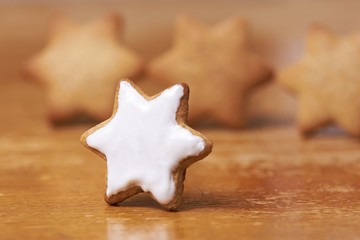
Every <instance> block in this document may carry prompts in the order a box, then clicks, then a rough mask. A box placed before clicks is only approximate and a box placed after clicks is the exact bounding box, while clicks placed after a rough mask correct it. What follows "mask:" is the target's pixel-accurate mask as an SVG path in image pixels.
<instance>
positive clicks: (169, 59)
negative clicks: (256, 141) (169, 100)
mask: <svg viewBox="0 0 360 240" xmlns="http://www.w3.org/2000/svg"><path fill="white" fill-rule="evenodd" d="M248 35H249V33H248V25H247V24H246V22H245V21H244V20H243V19H241V18H233V19H229V20H226V21H224V22H221V23H219V24H217V25H215V26H213V27H209V26H207V25H205V24H203V23H201V22H198V21H197V20H194V19H193V18H190V17H187V16H181V17H179V18H178V19H177V22H176V32H175V39H174V43H173V47H172V48H171V49H170V50H168V51H167V52H165V53H164V54H162V55H160V56H159V57H157V58H155V59H154V60H153V61H152V62H151V63H150V65H149V66H148V68H147V74H148V75H149V76H150V78H152V79H154V80H157V79H159V80H160V81H162V82H163V83H165V84H167V85H169V84H174V83H176V82H179V81H185V82H186V83H188V84H189V86H190V88H191V89H192V94H191V98H190V100H191V103H192V105H191V112H190V116H189V120H190V123H196V122H199V121H201V120H204V119H205V118H208V117H211V118H213V119H214V120H216V121H217V122H218V123H222V124H224V125H227V126H230V127H240V126H243V125H244V95H245V94H246V93H247V92H248V90H249V89H250V88H252V87H254V86H256V85H258V84H260V83H262V82H264V81H266V80H268V79H269V78H270V77H271V76H272V73H273V71H272V68H271V67H270V66H269V65H267V64H266V63H265V62H264V60H263V59H262V58H261V57H260V56H258V55H257V54H255V53H253V52H252V51H251V49H250V46H249V41H248Z"/></svg>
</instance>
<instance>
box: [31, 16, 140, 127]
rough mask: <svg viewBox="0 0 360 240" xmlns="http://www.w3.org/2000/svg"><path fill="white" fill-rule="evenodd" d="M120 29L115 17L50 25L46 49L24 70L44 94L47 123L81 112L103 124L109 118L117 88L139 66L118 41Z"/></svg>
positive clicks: (62, 20) (136, 57) (138, 69)
mask: <svg viewBox="0 0 360 240" xmlns="http://www.w3.org/2000/svg"><path fill="white" fill-rule="evenodd" d="M121 25H122V20H121V19H120V17H119V16H118V15H117V14H109V15H107V16H105V17H103V18H100V19H98V20H95V21H93V22H90V23H88V24H84V25H80V24H78V23H75V22H72V21H71V20H69V19H65V18H62V17H61V18H58V19H57V20H56V21H55V22H54V25H53V27H52V34H51V36H50V38H49V41H48V43H47V45H46V46H45V48H44V49H43V50H42V51H41V52H39V53H38V54H37V55H35V56H34V57H33V58H32V59H31V60H30V61H29V63H28V64H27V66H26V69H27V72H29V73H30V76H32V79H35V80H37V81H38V82H40V83H41V84H42V85H43V86H44V87H45V89H46V93H47V100H48V110H49V117H50V118H51V120H53V121H63V120H69V119H71V118H72V117H73V116H74V115H77V114H79V113H80V114H86V115H88V116H90V117H92V118H94V119H96V120H100V121H102V120H104V119H106V118H108V117H109V116H110V115H111V111H112V108H111V105H112V101H113V98H114V93H115V92H114V89H115V86H116V83H117V82H118V81H119V79H121V78H124V77H133V76H135V75H137V74H139V72H140V71H141V69H142V65H143V63H142V60H141V59H140V57H139V56H137V55H136V54H135V53H134V52H133V51H131V50H130V49H129V48H127V47H125V46H124V44H123V43H122V42H121V39H119V36H118V35H119V32H120V30H121Z"/></svg>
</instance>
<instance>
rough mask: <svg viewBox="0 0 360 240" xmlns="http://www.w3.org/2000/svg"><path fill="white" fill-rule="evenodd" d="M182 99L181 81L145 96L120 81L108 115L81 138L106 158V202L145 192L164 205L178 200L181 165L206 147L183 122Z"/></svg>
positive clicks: (173, 205)
mask: <svg viewBox="0 0 360 240" xmlns="http://www.w3.org/2000/svg"><path fill="white" fill-rule="evenodd" d="M188 97H189V88H188V86H187V85H186V84H176V85H174V86H172V87H171V88H169V89H166V90H165V91H163V92H161V93H159V94H158V95H155V96H152V97H149V96H147V95H145V94H144V93H143V92H142V90H141V89H139V88H138V87H137V86H136V85H134V84H133V83H132V82H131V81H129V80H123V81H121V82H120V84H119V88H118V89H117V91H116V98H115V104H114V112H113V115H112V117H111V118H110V119H109V120H107V121H105V122H103V123H101V124H99V125H98V126H95V127H94V128H92V129H90V130H88V131H87V132H86V133H84V134H83V135H82V137H81V142H82V144H83V145H84V146H85V147H87V148H89V149H90V150H92V151H94V152H95V153H97V154H98V155H100V156H101V157H103V158H104V159H105V160H106V162H107V186H106V193H105V201H106V202H107V203H109V204H117V203H119V202H122V201H124V200H125V199H127V198H129V197H131V196H133V195H135V194H137V193H140V192H149V193H150V194H151V195H152V197H153V198H154V199H155V200H157V201H158V202H159V203H160V204H161V205H163V206H164V207H166V208H168V209H175V208H176V207H177V206H178V205H179V204H180V202H181V201H180V200H181V195H182V192H183V188H184V185H183V182H184V180H185V173H186V168H187V167H189V166H190V165H191V164H192V163H194V162H196V161H198V160H200V159H202V158H204V157H206V156H207V155H208V154H209V153H210V152H211V149H212V143H211V141H210V140H208V139H207V138H206V137H204V136H203V135H201V134H200V133H199V132H197V131H195V130H193V129H191V128H190V127H188V126H187V125H186V119H187V113H188Z"/></svg>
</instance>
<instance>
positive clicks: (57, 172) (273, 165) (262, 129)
mask: <svg viewBox="0 0 360 240" xmlns="http://www.w3.org/2000/svg"><path fill="white" fill-rule="evenodd" d="M230 2H233V4H235V2H236V1H230ZM283 2H284V1H278V6H282V4H283ZM300 2H302V1H299V3H297V4H300V5H301V4H302V3H300ZM293 3H294V4H295V2H293ZM333 3H334V2H333ZM353 4H355V5H356V4H357V3H356V2H355V1H353ZM255 5H256V4H255ZM290 5H291V6H290ZM318 5H320V4H317V5H316V6H318ZM274 6H275V5H274ZM331 6H333V10H334V11H333V12H334V13H335V12H336V11H335V10H337V9H338V8H337V4H335V5H334V4H333V5H331ZM351 6H352V5H351ZM351 6H350V7H349V8H350V10H351V11H349V14H351V15H353V16H355V15H354V13H356V14H357V12H356V8H355V7H351ZM246 7H247V8H248V9H250V10H249V11H251V9H252V8H253V7H252V5H245V9H246ZM287 7H288V8H289V9H292V12H290V13H291V14H289V15H292V13H294V12H297V11H303V12H304V11H305V12H306V11H307V9H308V8H304V7H303V8H298V7H296V6H295V5H294V6H293V5H292V4H290V3H289V4H287ZM318 7H319V8H320V6H318ZM118 8H120V6H119V7H118ZM274 8H275V7H273V8H270V9H274ZM51 9H52V8H51ZM92 9H93V10H92V11H93V13H96V8H92ZM131 9H132V8H131ZM134 9H135V8H134ZM151 9H154V8H151ZM196 9H201V5H200V4H198V5H197V8H196ZM221 9H222V10H221V11H220V12H221V13H222V14H223V15H226V14H227V11H226V9H225V8H221ZM253 9H259V10H253V11H254V12H255V13H257V12H258V11H260V13H261V14H263V13H264V12H267V11H268V8H253ZM279 9H280V10H281V8H279ZM309 9H310V8H309ZM339 9H342V8H339ZM175 10H176V8H175V7H174V8H172V11H173V12H175ZM235 10H236V9H235V8H234V11H235ZM280 10H279V11H280ZM194 11H195V10H194ZM0 12H1V14H0V15H1V16H3V17H4V16H5V17H4V18H2V20H1V19H0V26H1V27H2V28H1V29H0V50H1V51H0V76H1V78H0V112H1V114H0V239H106V238H107V239H109V240H110V239H111V240H112V239H157V240H162V239H360V141H359V140H358V139H355V138H351V137H348V136H346V135H344V134H343V133H341V132H339V131H327V132H326V133H323V134H321V135H319V136H316V137H315V138H312V139H303V138H301V137H300V136H299V135H298V133H297V132H296V130H295V128H294V124H293V123H289V124H287V125H281V126H270V124H266V123H264V124H262V125H261V126H258V127H253V128H251V129H246V130H241V131H240V130H238V131H234V130H226V129H203V130H201V131H202V132H203V133H204V134H205V135H206V136H208V137H209V138H210V139H212V140H213V142H214V149H213V153H212V154H211V155H210V156H209V157H208V158H206V159H204V160H203V161H200V162H198V163H196V164H194V165H193V166H192V167H190V168H189V170H188V174H187V179H186V182H185V191H184V204H183V206H182V207H181V208H180V209H179V211H177V212H168V211H165V210H164V209H162V208H161V207H159V205H158V204H156V203H155V202H154V201H153V200H152V199H151V198H150V197H149V196H148V195H146V194H142V195H138V196H137V197H134V198H131V199H129V200H128V201H126V202H125V203H124V204H122V205H121V206H116V207H114V206H108V205H107V204H106V203H105V202H104V200H103V192H104V181H105V178H104V175H105V170H106V169H105V167H106V166H105V162H104V161H103V160H102V159H100V158H99V157H98V156H96V155H95V154H93V153H91V152H90V151H88V150H87V149H85V148H84V147H83V146H81V145H80V143H79V137H80V135H81V134H82V133H83V132H84V131H85V130H87V129H88V128H90V127H91V126H92V125H90V124H87V125H80V124H75V125H68V126H61V127H57V128H53V127H51V126H50V125H49V123H48V122H47V121H46V116H45V115H46V112H45V101H44V99H45V98H44V94H43V92H42V91H41V90H40V89H38V88H37V87H36V86H34V85H32V84H31V83H28V82H25V81H23V79H22V77H20V76H19V69H20V67H21V65H22V64H23V62H24V60H25V59H27V58H28V57H29V55H31V53H32V52H34V51H37V50H38V49H39V48H40V47H41V43H40V40H39V39H40V38H42V37H44V35H45V34H44V31H45V29H46V28H45V25H46V24H45V23H44V22H43V20H44V19H49V18H50V17H49V14H48V8H47V7H29V8H27V7H21V6H15V7H2V8H1V9H0ZM71 12H73V13H80V14H85V13H86V11H85V10H84V11H83V7H82V6H78V7H76V8H74V9H72V10H71ZM153 12H154V11H153ZM209 12H210V11H209ZM310 12H311V13H312V16H313V17H314V16H316V17H317V15H316V11H314V10H311V11H310ZM250 13H251V12H250ZM250 13H249V16H255V17H254V19H256V16H263V15H261V14H260V13H259V14H257V15H256V14H253V15H251V14H250ZM275 13H276V12H273V15H276V14H275ZM325 13H327V12H326V11H324V14H323V15H322V16H323V19H325V20H326V19H334V18H333V14H332V12H331V14H330V13H329V14H325ZM94 15H95V14H94ZM278 15H279V14H278ZM128 16H129V17H131V16H133V15H131V14H128ZM209 16H210V15H209ZM276 16H277V15H276ZM279 16H280V15H279ZM357 16H358V15H357ZM134 18H135V17H134ZM168 18H170V17H169V16H168ZM295 18H296V19H298V17H294V18H289V19H295ZM158 21H160V19H158ZM266 21H267V22H271V21H268V20H267V18H266ZM130 22H131V21H130ZM260 22H261V21H260ZM299 22H300V20H299ZM334 22H335V20H334ZM27 23H29V24H28V25H29V26H30V25H32V26H33V27H29V26H28V25H27ZM30 23H31V24H30ZM36 23H37V24H39V25H41V24H42V25H41V26H42V27H41V28H37V27H34V26H37V25H36ZM40 23H41V24H40ZM168 24H169V25H171V23H170V22H168ZM352 24H353V25H351V26H354V25H356V24H357V22H356V21H352ZM11 26H17V27H11ZM264 26H265V25H264ZM336 26H337V25H336ZM342 26H350V25H349V24H348V21H343V25H340V24H339V27H338V29H343V28H342ZM356 26H358V25H356ZM349 28H350V27H349ZM19 29H20V30H19ZM264 29H265V28H264ZM291 29H295V28H291ZM304 29H305V28H304ZM40 33H41V34H40ZM152 35H156V34H152ZM280 36H281V35H280ZM133 38H134V39H135V37H133ZM149 44H151V42H150V43H149ZM149 44H148V45H149ZM139 49H141V48H140V47H139ZM144 49H145V47H144ZM149 55H151V54H149ZM272 96H273V95H272ZM271 99H272V98H271ZM269 102H271V101H269ZM190 104H191V103H190Z"/></svg>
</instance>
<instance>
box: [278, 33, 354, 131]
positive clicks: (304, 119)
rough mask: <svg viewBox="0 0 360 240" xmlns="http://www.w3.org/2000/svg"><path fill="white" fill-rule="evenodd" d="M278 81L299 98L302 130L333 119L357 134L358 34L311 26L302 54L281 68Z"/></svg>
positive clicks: (299, 115)
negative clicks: (296, 61)
mask: <svg viewBox="0 0 360 240" xmlns="http://www.w3.org/2000/svg"><path fill="white" fill-rule="evenodd" d="M278 81H279V82H280V83H282V84H283V85H284V86H286V87H288V88H289V89H290V90H293V91H294V92H295V93H296V94H297V96H298V99H299V111H298V125H299V128H300V130H301V131H302V132H303V133H310V132H312V131H314V130H316V129H317V128H318V127H320V126H323V125H325V124H328V123H331V122H334V123H336V124H338V125H339V126H341V127H342V128H343V129H345V130H346V131H347V132H349V133H351V134H353V135H355V136H360V35H359V34H356V35H349V36H346V37H342V38H340V37H336V36H335V35H334V34H332V33H330V32H329V31H328V30H326V29H325V28H323V27H320V26H313V27H312V28H311V29H310V31H309V33H308V38H307V47H306V50H305V54H304V56H303V57H302V58H301V59H300V60H299V62H298V63H296V64H294V65H293V66H290V67H288V68H287V69H284V70H283V71H282V72H281V73H280V74H279V77H278Z"/></svg>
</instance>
